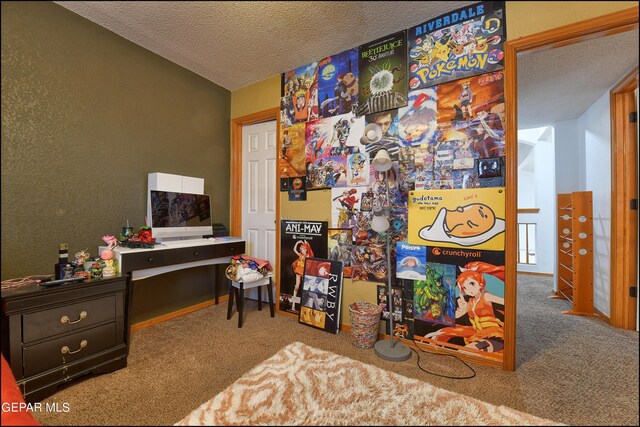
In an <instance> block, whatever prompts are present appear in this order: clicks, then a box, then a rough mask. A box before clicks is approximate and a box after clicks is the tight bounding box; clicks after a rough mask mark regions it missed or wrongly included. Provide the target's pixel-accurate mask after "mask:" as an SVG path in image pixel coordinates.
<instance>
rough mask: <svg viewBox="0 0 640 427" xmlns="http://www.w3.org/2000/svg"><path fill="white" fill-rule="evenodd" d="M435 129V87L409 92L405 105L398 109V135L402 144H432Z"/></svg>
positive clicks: (436, 119) (436, 136) (436, 127)
mask: <svg viewBox="0 0 640 427" xmlns="http://www.w3.org/2000/svg"><path fill="white" fill-rule="evenodd" d="M437 131H438V95H437V88H435V87H432V88H428V89H421V90H414V91H412V92H409V95H408V104H407V106H406V107H402V108H400V109H399V110H398V136H399V137H400V139H401V140H402V142H403V145H420V144H433V143H435V142H436V141H437V139H438V132H437Z"/></svg>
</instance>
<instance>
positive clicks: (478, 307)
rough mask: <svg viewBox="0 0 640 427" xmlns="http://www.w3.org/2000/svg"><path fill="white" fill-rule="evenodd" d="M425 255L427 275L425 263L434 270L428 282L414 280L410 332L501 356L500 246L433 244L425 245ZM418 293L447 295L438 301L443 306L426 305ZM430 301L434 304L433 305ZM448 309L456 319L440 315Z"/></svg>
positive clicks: (426, 339)
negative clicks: (469, 247)
mask: <svg viewBox="0 0 640 427" xmlns="http://www.w3.org/2000/svg"><path fill="white" fill-rule="evenodd" d="M427 261H428V266H427V277H428V278H429V276H430V275H429V269H432V270H433V272H434V274H433V280H432V282H430V283H426V284H424V286H422V284H420V285H419V284H418V282H414V283H415V285H414V289H415V298H416V301H415V317H414V320H415V325H414V333H415V336H414V338H415V339H416V340H420V341H424V342H429V343H431V344H436V345H441V346H444V347H448V348H452V349H457V350H461V349H464V350H465V351H468V352H473V353H478V354H482V355H483V356H485V357H491V358H494V359H497V360H502V349H503V347H504V252H503V251H487V250H477V249H463V248H444V247H441V246H433V247H428V248H427ZM446 286H450V288H451V289H450V290H449V289H445V287H446ZM419 289H424V291H423V292H422V293H420V291H419ZM451 290H452V293H451ZM423 293H424V294H425V295H432V296H434V295H435V296H436V298H431V299H432V300H434V301H446V303H440V304H439V306H440V307H444V310H442V311H440V309H439V308H436V311H435V312H433V311H429V310H427V309H426V308H425V307H426V306H425V304H424V303H423V302H422V301H420V302H419V300H418V294H420V295H422V294H423ZM423 298H424V297H423ZM429 307H430V308H431V310H433V307H434V305H433V304H432V305H430V306H429ZM451 313H453V318H452V319H453V320H454V321H455V323H451V324H447V322H446V321H440V320H442V319H443V318H446V317H450V314H451ZM438 314H439V316H436V315H438Z"/></svg>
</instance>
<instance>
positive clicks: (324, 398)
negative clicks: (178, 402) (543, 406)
mask: <svg viewBox="0 0 640 427" xmlns="http://www.w3.org/2000/svg"><path fill="white" fill-rule="evenodd" d="M175 425H558V424H557V423H554V422H552V421H549V420H546V419H543V418H538V417H535V416H533V415H529V414H525V413H523V412H519V411H516V410H514V409H510V408H507V407H505V406H495V405H491V404H489V403H485V402H482V401H480V400H477V399H474V398H471V397H467V396H464V395H461V394H458V393H454V392H451V391H447V390H444V389H441V388H438V387H434V386H432V385H430V384H427V383H425V382H422V381H419V380H416V379H411V378H407V377H404V376H401V375H398V374H395V373H393V372H389V371H386V370H384V369H380V368H378V367H376V366H372V365H367V364H364V363H362V362H359V361H356V360H352V359H349V358H347V357H344V356H340V355H337V354H334V353H331V352H328V351H324V350H318V349H316V348H313V347H309V346H307V345H305V344H302V343H300V342H296V343H293V344H289V345H287V346H286V347H284V348H283V349H282V350H280V351H279V352H278V353H276V354H275V355H274V356H272V357H271V358H269V359H267V360H265V361H264V362H262V363H260V364H259V365H258V366H256V367H255V368H253V369H252V370H250V371H249V372H247V373H246V374H244V375H243V376H242V377H240V378H239V379H238V380H237V381H236V382H234V383H233V384H231V385H230V386H229V387H227V388H226V389H225V390H223V391H222V392H220V393H219V394H218V395H217V396H215V397H213V398H212V399H211V400H209V401H208V402H205V403H203V404H202V405H201V406H200V407H199V408H197V409H195V410H194V411H193V412H191V413H190V414H189V415H187V416H186V417H185V418H183V419H182V420H180V421H179V422H177V423H176V424H175Z"/></svg>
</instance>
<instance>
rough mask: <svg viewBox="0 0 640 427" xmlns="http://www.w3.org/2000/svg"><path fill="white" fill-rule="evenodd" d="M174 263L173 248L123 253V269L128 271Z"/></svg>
mask: <svg viewBox="0 0 640 427" xmlns="http://www.w3.org/2000/svg"><path fill="white" fill-rule="evenodd" d="M173 263H174V251H173V250H172V249H165V250H158V251H149V252H137V253H130V254H123V255H122V266H121V271H122V272H123V273H128V272H130V271H138V270H145V269H147V268H155V267H164V266H165V265H171V264H173Z"/></svg>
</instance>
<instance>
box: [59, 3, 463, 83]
mask: <svg viewBox="0 0 640 427" xmlns="http://www.w3.org/2000/svg"><path fill="white" fill-rule="evenodd" d="M56 3H57V4H59V5H61V6H64V7H65V8H67V9H69V10H71V11H73V12H75V13H77V14H79V15H81V16H83V17H85V18H87V19H89V20H91V21H93V22H95V23H97V24H100V25H101V26H103V27H105V28H107V29H109V30H111V31H113V32H114V33H117V34H119V35H121V36H122V37H124V38H126V39H128V40H131V41H132V42H134V43H136V44H138V45H140V46H142V47H144V48H147V49H149V50H150V51H152V52H155V53H157V54H158V55H160V56H163V57H165V58H167V59H169V60H170V61H172V62H175V63H176V64H179V65H181V66H183V67H185V68H187V69H189V70H191V71H193V72H195V73H197V74H199V75H201V76H203V77H205V78H207V79H208V80H210V81H212V82H214V83H216V84H218V85H220V86H222V87H224V88H226V89H228V90H231V91H233V90H236V89H239V88H241V87H244V86H248V85H250V84H252V83H255V82H258V81H260V80H264V79H266V78H268V77H272V76H275V75H277V74H280V73H282V72H284V71H288V70H291V69H294V68H297V67H300V66H302V65H306V64H308V63H310V62H313V61H319V60H321V59H322V58H324V57H326V56H329V55H333V54H336V53H339V52H342V51H343V50H346V49H350V48H353V47H356V46H359V45H361V44H362V43H365V42H369V41H372V40H375V39H377V38H379V37H383V36H385V35H387V34H390V33H394V32H397V31H400V30H404V29H406V28H409V27H411V26H414V25H418V24H420V23H422V22H424V21H426V20H427V19H431V18H434V17H436V16H438V15H442V14H443V13H446V12H449V11H451V10H454V9H457V8H459V7H463V6H466V5H468V4H473V3H475V2H472V1H461V2H452V1H434V2H427V1H421V2H395V1H383V2H370V1H364V2H324V1H321V2H309V1H296V2H284V1H277V2H263V1H247V2H235V1H229V2H218V1H199V2H180V1H176V2H162V1H134V2H128V1H57V2H56Z"/></svg>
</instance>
